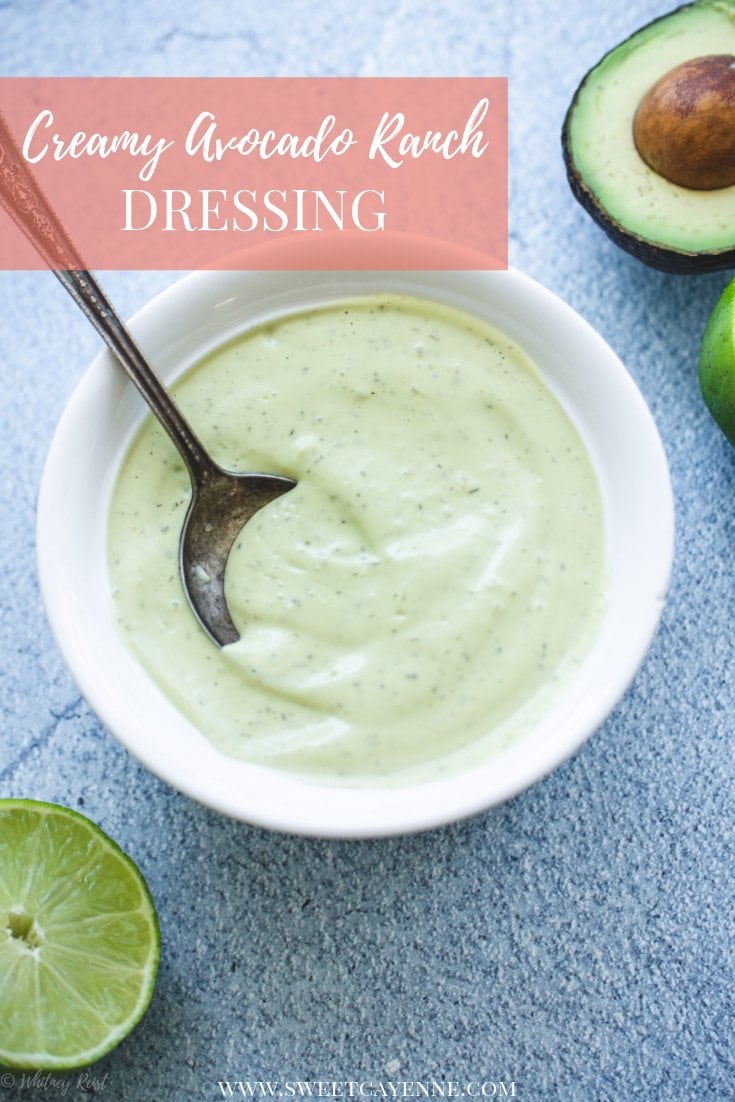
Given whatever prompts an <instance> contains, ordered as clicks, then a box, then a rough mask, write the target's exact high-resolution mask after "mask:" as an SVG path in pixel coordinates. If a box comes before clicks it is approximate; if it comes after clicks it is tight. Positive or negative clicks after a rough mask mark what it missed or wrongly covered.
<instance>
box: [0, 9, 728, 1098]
mask: <svg viewBox="0 0 735 1102" xmlns="http://www.w3.org/2000/svg"><path fill="white" fill-rule="evenodd" d="M663 6H664V5H661V4H660V3H657V2H656V0H629V2H628V3H626V4H624V5H623V4H609V3H607V2H604V0H543V2H542V0H484V2H477V3H470V2H465V0H455V2H452V0H436V2H433V3H429V2H428V0H375V2H371V3H368V4H363V5H357V6H355V5H349V6H345V5H344V4H342V3H340V2H338V0H322V2H321V3H320V4H319V5H313V4H312V3H310V2H300V0H283V2H282V3H280V4H261V3H257V4H256V3H250V2H245V3H237V4H233V3H230V2H226V0H208V3H206V4H203V3H195V2H194V0H176V2H174V0H159V2H157V3H154V2H153V0H143V2H138V3H134V4H133V3H130V2H128V0H121V2H119V3H115V2H113V0H98V2H96V3H93V2H91V0H78V2H72V0H3V2H2V3H0V73H2V75H14V74H17V75H42V74H43V75H71V74H79V75H92V74H100V75H136V74H153V75H167V74H170V75H174V74H175V75H182V74H183V75H187V74H190V75H227V74H242V75H257V74H263V75H309V74H343V75H353V74H356V75H360V74H364V75H399V74H409V75H410V74H413V75H507V76H508V77H509V78H510V102H511V116H510V148H511V207H510V227H511V231H510V255H511V262H512V263H513V264H514V265H515V266H517V267H519V268H521V269H523V270H525V271H526V272H528V273H529V274H530V275H532V276H534V277H536V278H537V279H538V280H540V281H541V282H542V283H544V284H546V285H547V286H548V287H550V288H551V289H553V290H554V291H556V292H557V293H558V294H560V295H561V296H562V297H563V298H564V299H566V300H567V301H568V302H569V303H570V304H571V305H572V306H574V307H575V308H576V309H577V310H579V311H580V312H581V314H582V315H583V316H584V317H585V318H587V319H588V320H589V321H590V322H591V323H592V324H593V325H594V326H595V327H596V328H597V329H598V330H599V331H600V332H601V333H602V334H603V336H604V337H605V338H606V339H607V340H608V341H609V342H610V344H611V345H612V346H613V348H614V349H615V350H616V351H617V352H618V354H619V355H620V356H621V358H622V359H623V361H624V362H625V363H626V365H627V366H628V368H629V370H630V371H631V373H632V375H633V376H634V378H635V379H636V381H637V382H638V384H639V386H640V388H641V389H642V391H643V393H644V395H645V396H646V398H647V399H648V401H649V403H650V405H651V408H652V411H653V414H654V416H655V418H656V421H657V423H658V426H659V429H660V431H661V434H662V437H663V440H664V444H665V448H666V451H667V454H668V457H669V461H670V464H671V472H672V479H673V485H674V492H675V497H676V507H677V547H676V560H675V568H674V576H673V584H672V588H671V593H670V597H669V600H668V603H667V606H666V609H665V612H664V616H663V622H662V626H661V629H660V631H659V633H658V635H657V637H656V639H655V642H654V645H653V648H652V650H651V652H650V654H649V656H648V658H647V660H646V662H645V664H644V665H643V667H642V668H641V670H640V672H639V674H638V676H637V677H636V679H635V682H634V684H633V685H632V687H631V688H630V690H629V691H628V693H627V694H626V696H625V698H624V699H623V701H622V702H621V703H620V705H619V706H618V707H617V708H616V710H615V712H614V714H613V715H612V716H611V718H610V719H609V720H608V722H606V723H605V724H604V726H603V727H602V728H601V729H600V730H599V732H598V733H597V734H596V735H595V736H594V737H593V738H592V739H591V740H590V741H589V742H588V743H587V744H586V745H585V746H584V747H583V748H582V749H581V750H580V751H579V752H578V753H577V754H576V755H575V757H574V758H573V759H572V760H571V761H569V762H568V763H567V764H566V765H564V766H563V767H562V768H560V769H558V770H557V771H556V772H555V773H554V774H553V775H552V776H550V777H549V778H548V779H546V780H545V781H543V782H542V783H540V784H538V785H536V786H535V787H534V788H533V789H531V790H530V791H528V792H526V793H525V794H523V795H522V796H520V797H518V798H516V799H515V800H513V801H512V802H511V803H509V804H507V805H506V806H504V807H502V808H500V809H497V810H494V811H491V812H489V813H487V814H484V815H480V816H478V817H476V818H474V819H472V820H470V821H468V822H465V823H462V824H459V825H456V826H452V827H448V828H445V829H442V830H436V831H433V832H430V833H427V834H424V835H418V836H415V837H408V838H398V839H393V840H387V841H379V842H360V843H350V842H342V843H340V842H325V841H314V840H304V839H299V838H292V837H286V836H278V835H273V834H269V833H267V832H264V831H261V830H259V829H256V828H251V827H249V826H247V825H243V824H239V823H235V822H231V821H229V820H227V819H224V818H222V817H220V816H218V815H217V814H215V813H213V812H210V811H207V810H204V809H203V808H201V807H199V806H198V805H196V804H194V803H192V802H191V801H190V800H188V799H187V798H185V797H184V796H181V795H178V794H177V793H175V792H174V791H172V790H171V789H169V788H168V787H167V786H166V785H164V784H163V783H162V782H160V781H159V780H157V779H156V778H154V777H152V776H151V775H150V774H149V773H147V772H146V771H145V770H144V769H143V768H141V767H140V766H139V765H138V764H137V763H136V762H135V761H133V760H132V759H131V758H130V757H129V755H128V754H127V753H126V752H125V751H124V750H123V749H122V748H121V747H120V746H119V745H118V743H117V742H116V741H115V740H114V739H113V738H112V737H111V736H110V735H109V734H108V733H107V732H106V731H105V730H104V729H103V728H102V727H101V725H100V723H99V722H98V721H97V719H96V718H95V716H94V715H93V714H91V712H90V711H89V709H88V708H87V706H86V705H85V703H84V702H83V701H82V700H81V699H80V698H79V695H78V693H77V690H76V689H75V686H74V684H73V683H72V681H71V679H70V677H69V675H68V673H67V671H66V669H65V666H64V663H63V661H62V659H61V657H60V655H59V654H58V652H57V650H56V647H55V645H54V643H53V641H52V639H51V637H50V633H49V630H48V627H47V624H46V621H45V617H44V613H43V609H42V606H41V600H40V597H39V591H38V584H37V578H36V572H35V565H34V554H35V549H34V521H35V503H36V495H37V490H38V484H39V479H40V474H41V469H42V464H43V461H44V456H45V453H46V450H47V447H48V444H49V441H50V437H51V434H52V431H53V428H54V426H55V423H56V421H57V419H58V417H59V415H60V413H61V410H62V408H63V406H64V403H65V401H66V399H67V397H68V396H69V394H70V392H71V390H72V389H73V387H74V385H75V383H76V382H77V380H78V379H79V377H80V375H81V373H82V371H83V369H84V367H85V366H86V364H87V363H88V362H89V361H90V360H91V359H92V357H93V356H94V354H95V353H96V350H97V347H98V342H97V338H96V337H95V335H94V334H93V332H92V330H91V328H89V327H88V325H87V324H86V323H85V322H84V320H83V319H82V318H81V315H79V314H78V312H77V311H76V310H75V309H74V307H73V306H72V305H71V303H70V302H69V301H68V300H67V299H66V296H65V295H64V293H63V292H62V291H61V289H60V288H59V287H58V286H57V285H56V283H55V281H54V280H53V279H52V277H51V276H49V275H48V274H45V273H16V274H9V273H0V348H1V349H2V361H1V363H2V366H1V368H0V370H1V371H2V407H1V410H2V412H1V414H0V422H1V425H2V432H0V455H1V462H0V472H1V475H2V494H1V495H0V508H1V509H2V518H1V520H0V572H1V577H2V586H1V588H0V645H1V646H2V654H3V661H2V665H1V669H0V710H1V714H2V740H1V742H0V793H1V794H2V795H14V796H34V797H37V798H42V799H48V800H53V801H58V802H61V803H65V804H68V805H70V806H72V807H77V808H79V809H81V810H83V811H84V812H85V813H87V814H88V815H89V816H90V817H92V818H93V819H95V820H96V821H97V822H99V823H100V824H101V825H102V826H103V827H104V828H105V829H106V830H107V831H108V832H109V833H111V834H112V835H113V836H114V837H115V838H116V839H117V840H118V841H119V842H120V844H121V845H122V846H123V847H124V848H125V849H126V850H128V851H129V852H130V853H131V855H132V856H133V857H134V858H135V859H136V861H137V862H138V863H139V864H140V866H141V868H142V869H143V871H144V873H145V875H146V877H147V878H148V881H149V883H150V886H151V889H152V892H153V894H154V897H155V899H156V902H157V905H158V908H159V912H160V919H161V926H162V932H163V958H162V964H161V971H160V978H159V982H158V987H157V990H156V994H155V997H154V1001H153V1004H152V1006H151V1009H150V1011H149V1013H148V1015H147V1017H146V1019H145V1021H144V1023H143V1024H142V1025H141V1026H140V1027H139V1028H138V1029H137V1030H136V1031H135V1032H134V1033H133V1034H132V1035H131V1036H130V1037H129V1038H128V1040H127V1041H126V1042H125V1043H124V1044H123V1045H122V1046H121V1047H120V1048H118V1049H117V1050H116V1051H115V1052H114V1053H112V1054H111V1055H110V1056H109V1057H107V1058H106V1059H105V1060H103V1061H102V1063H100V1064H99V1065H97V1066H96V1068H95V1069H94V1072H93V1075H94V1076H95V1077H96V1078H97V1080H98V1082H97V1095H98V1096H102V1097H104V1098H106V1099H109V1100H110V1102H113V1100H114V1102H184V1100H189V1099H191V1100H192V1102H214V1100H215V1099H220V1098H222V1097H225V1096H226V1095H227V1093H228V1089H231V1090H232V1091H234V1096H235V1097H238V1096H239V1097H243V1096H244V1094H246V1093H247V1092H248V1091H250V1092H251V1093H253V1094H254V1095H255V1096H256V1097H257V1096H259V1095H261V1094H263V1093H264V1092H267V1091H268V1090H269V1089H272V1090H274V1091H275V1092H276V1094H277V1095H278V1093H279V1092H280V1097H288V1096H289V1095H288V1092H287V1087H286V1084H290V1085H291V1089H297V1088H295V1087H294V1086H293V1085H294V1084H296V1083H297V1082H300V1083H308V1084H310V1088H304V1089H312V1090H313V1091H315V1092H316V1091H317V1090H318V1083H319V1082H320V1081H321V1082H323V1083H326V1082H327V1081H329V1082H330V1083H331V1082H337V1083H338V1084H345V1083H349V1082H360V1083H363V1084H364V1083H367V1082H373V1083H375V1084H378V1087H376V1090H381V1089H382V1091H383V1092H384V1094H385V1095H387V1096H388V1097H393V1095H394V1093H398V1092H400V1091H404V1093H405V1092H409V1094H410V1093H411V1092H413V1093H414V1095H415V1094H416V1092H417V1091H418V1090H420V1088H419V1087H417V1086H416V1084H418V1083H424V1084H428V1083H430V1081H432V1080H436V1081H438V1082H442V1081H443V1082H445V1084H446V1083H448V1082H450V1081H451V1082H456V1083H457V1084H459V1085H463V1084H466V1083H484V1084H485V1085H486V1087H485V1090H486V1095H487V1096H488V1097H492V1096H493V1095H491V1094H490V1090H491V1085H492V1084H494V1088H493V1089H494V1090H495V1095H494V1097H510V1096H514V1097H516V1098H518V1099H522V1100H523V1102H557V1100H558V1102H572V1100H574V1102H607V1100H620V1099H625V1100H627V1099H632V1098H639V1097H640V1098H646V1099H650V1100H657V1102H685V1100H688V1099H699V1098H701V1099H708V1100H712V1102H726V1100H728V1099H733V1098H735V1056H734V1052H733V989H734V986H735V985H734V983H733V981H734V979H735V977H734V976H733V941H732V931H733V726H734V724H733V720H734V718H735V676H733V674H734V672H735V662H734V659H735V643H734V642H733V639H734V638H735V633H734V632H733V622H734V620H735V450H734V449H732V448H731V447H730V446H729V445H728V444H727V443H726V442H725V441H724V439H723V438H722V437H721V436H720V434H719V432H718V430H717V429H716V427H715V426H714V425H713V424H712V422H711V421H710V419H709V416H708V415H707V413H706V411H705V410H704V408H703V405H702V402H701V400H700V397H699V392H698V387H697V380H696V359H697V354H698V345H699V340H700V336H701V333H702V329H703V327H704V324H705V320H706V317H707V314H708V312H709V310H710V308H711V306H712V305H713V304H714V301H715V299H716V298H717V296H718V294H719V292H720V290H721V288H722V287H723V286H724V284H725V282H726V280H727V276H726V274H725V273H721V274H718V275H710V276H706V277H673V276H666V275H663V274H660V273H656V272H653V271H650V270H647V269H646V268H644V267H642V266H641V265H639V264H638V263H637V262H636V261H635V260H633V259H631V258H630V257H627V256H626V255H624V254H622V253H621V252H619V251H617V250H616V249H615V247H614V246H613V245H612V244H611V243H610V242H608V240H607V239H606V238H605V237H604V236H603V235H602V234H601V233H600V232H599V231H598V230H597V229H596V228H595V227H594V226H593V224H592V223H591V222H590V220H589V219H588V218H587V216H586V215H585V214H584V213H583V212H582V211H581V209H580V208H579V207H578V206H577V204H576V203H575V202H574V201H573V199H572V197H571V194H570V192H569V190H568V188H567V184H566V181H565V178H564V172H563V167H562V162H561V156H560V149H559V131H560V127H561V122H562V119H563V115H564V112H565V109H566V106H567V104H568V101H569V99H570V97H571V95H572V93H573V91H574V88H575V87H576V84H577V82H578V80H579V79H580V78H581V77H582V75H583V73H584V72H585V71H586V69H587V68H588V67H589V66H590V65H591V64H593V63H594V62H595V61H596V60H597V58H598V57H599V56H600V54H601V53H602V52H604V51H605V50H607V49H608V48H609V47H611V46H612V45H614V44H615V43H616V42H617V41H618V40H619V39H620V38H622V37H623V36H625V35H627V34H629V33H630V32H632V31H633V30H634V29H635V28H636V27H637V26H638V25H639V24H641V23H642V22H645V21H647V20H649V19H651V18H653V17H654V16H656V15H657V14H659V13H660V12H661V10H662V7H663ZM171 280H172V276H171V275H170V274H165V273H108V274H107V275H106V276H105V280H104V282H105V284H106V286H107V287H108V289H109V291H110V294H111V296H112V298H113V300H115V301H116V302H117V303H118V304H119V306H120V309H121V312H122V313H123V314H130V313H132V312H134V311H135V310H136V309H137V308H138V307H139V306H140V305H142V304H143V303H144V302H145V301H146V300H147V299H148V298H149V297H150V296H151V294H153V293H154V292H155V291H156V290H158V289H160V288H161V287H163V286H165V285H167V284H168V283H170V282H171ZM3 997H4V996H3V983H2V977H0V1023H1V1022H2V1014H3ZM228 1082H229V1084H230V1088H228V1087H227V1083H228ZM238 1082H241V1083H242V1084H243V1087H242V1091H241V1088H240V1087H238V1086H237V1083H238ZM267 1083H270V1084H271V1088H268V1087H267V1086H266V1084H267ZM402 1084H406V1086H402ZM511 1084H512V1086H511ZM391 1085H392V1086H391ZM92 1086H93V1084H92V1083H90V1081H89V1080H87V1081H83V1082H80V1081H79V1080H78V1079H77V1078H76V1077H72V1078H71V1079H68V1080H65V1081H64V1082H61V1081H60V1080H57V1081H51V1082H49V1081H46V1082H45V1083H44V1082H43V1081H39V1080H36V1082H35V1083H34V1082H32V1081H29V1078H28V1077H26V1079H23V1077H22V1076H20V1075H17V1076H16V1077H15V1082H14V1083H13V1078H12V1077H8V1076H5V1077H3V1076H0V1093H3V1097H7V1098H8V1100H9V1102H19V1100H21V1099H30V1098H36V1099H38V1098H40V1097H44V1098H48V1099H51V1098H56V1097H61V1096H66V1097H71V1098H82V1097H85V1090H86V1091H87V1093H89V1092H90V1091H91V1089H92ZM298 1089H301V1088H298ZM324 1089H326V1088H325V1087H322V1090H324ZM353 1089H354V1088H353ZM511 1091H513V1092H514V1095H511ZM377 1096H378V1097H381V1095H377Z"/></svg>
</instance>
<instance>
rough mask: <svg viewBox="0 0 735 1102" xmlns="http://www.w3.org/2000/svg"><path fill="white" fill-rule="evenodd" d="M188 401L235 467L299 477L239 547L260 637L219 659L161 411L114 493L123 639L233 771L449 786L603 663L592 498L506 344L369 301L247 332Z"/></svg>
mask: <svg viewBox="0 0 735 1102" xmlns="http://www.w3.org/2000/svg"><path fill="white" fill-rule="evenodd" d="M176 396H177V399H178V401H179V402H180V404H181V406H182V408H183V410H184V411H185V413H186V414H187V416H188V417H190V419H191V421H192V423H193V424H194V425H195V426H196V428H197V430H198V432H199V434H200V435H201V437H202V439H203V440H204V442H205V443H206V445H207V446H208V447H209V448H210V449H211V451H212V453H213V454H214V456H215V457H216V458H217V459H218V461H219V462H220V463H222V464H223V465H224V466H227V467H232V468H233V469H240V470H263V471H269V470H272V471H276V472H278V473H280V474H285V475H289V476H291V477H293V478H294V479H296V480H297V481H298V486H297V487H296V488H295V489H294V490H292V491H291V492H290V493H288V494H286V495H284V496H283V497H280V498H279V499H277V500H276V501H274V502H272V503H271V504H270V505H268V506H267V507H266V508H265V509H263V510H261V511H260V512H259V513H258V514H256V516H255V517H254V518H253V519H252V520H251V521H250V522H249V523H248V524H247V525H246V527H245V528H244V529H243V532H242V534H241V537H240V538H239V540H238V541H237V543H236V545H235V547H234V549H233V552H232V554H231V556H230V561H229V563H228V572H227V600H228V604H229V607H230V610H231V613H232V615H233V618H234V621H235V623H236V625H237V627H238V629H239V630H240V631H241V638H240V640H239V642H237V643H235V644H233V645H231V646H229V647H226V648H224V649H223V650H220V649H218V648H217V647H215V646H214V645H213V644H211V643H210V642H209V641H208V639H207V638H206V637H205V635H204V634H203V632H202V631H201V630H200V629H199V627H198V626H197V624H196V622H195V620H194V618H193V616H192V614H191V612H190V610H189V608H188V605H187V602H186V599H185V597H184V594H183V591H182V588H181V584H180V581H179V577H178V540H179V533H180V529H181V524H182V521H183V518H184V514H185V511H186V506H187V502H188V498H189V482H188V476H187V474H186V471H185V470H184V468H183V466H182V464H181V461H180V460H179V457H178V455H177V454H176V453H175V452H174V450H173V447H172V445H171V444H170V443H169V441H168V439H167V437H166V436H165V434H164V433H163V431H162V430H161V429H160V428H159V427H158V425H157V423H156V422H155V421H154V420H153V419H152V418H149V419H148V420H147V421H146V422H145V424H144V426H143V428H142V431H141V432H140V433H139V435H138V437H137V438H136V440H135V442H134V444H133V446H132V448H131V450H130V452H129V455H128V456H127V458H126V461H125V463H124V466H123V468H122V470H121V472H120V476H119V479H118V482H117V485H116V487H115V491H114V496H113V501H112V509H111V515H110V525H109V561H110V574H111V579H112V586H113V593H114V604H115V610H116V616H117V620H118V624H119V629H120V631H121V633H122V635H123V637H124V639H125V640H126V642H127V644H128V646H129V647H130V649H131V650H132V651H133V652H134V654H135V655H136V656H137V657H138V659H139V660H140V662H141V663H142V664H143V666H144V667H145V668H146V669H147V670H148V672H149V673H150V675H151V676H152V677H153V678H154V679H155V681H156V682H157V683H158V684H159V686H160V687H161V689H162V690H163V691H164V692H165V693H166V694H167V695H168V696H169V697H170V698H171V699H172V700H173V701H174V702H175V703H176V705H177V707H178V708H180V709H181V711H182V712H184V713H185V714H186V715H187V716H188V717H189V718H190V719H191V721H192V722H193V723H194V724H195V725H196V726H197V727H198V728H199V729H200V730H201V731H202V732H203V733H204V734H205V735H206V736H207V737H208V738H209V739H211V740H212V742H213V743H214V744H215V745H216V746H217V747H219V748H220V749H221V750H222V751H223V752H225V753H226V754H229V755H233V756H235V757H238V758H245V759H249V760H252V761H256V762H260V763H265V764H269V765H272V766H274V767H278V768H282V769H285V770H289V771H292V772H296V773H301V774H310V775H312V776H317V777H318V778H320V779H324V780H328V781H332V782H337V783H340V782H341V783H352V784H370V783H373V782H376V781H384V780H385V778H386V777H388V778H390V779H391V780H392V781H396V782H404V781H405V782H413V781H416V780H419V779H425V778H426V777H431V776H436V777H438V776H441V775H443V774H444V773H447V772H451V771H454V770H456V769H459V768H462V767H464V766H466V765H469V764H470V763H471V762H474V761H476V760H478V758H480V759H482V758H485V757H489V756H491V755H492V754H493V753H496V752H497V751H498V750H500V749H502V748H503V747H504V746H506V745H507V744H508V743H509V742H511V741H512V740H513V739H516V738H518V737H519V736H520V735H521V734H522V733H523V732H524V731H525V730H527V728H528V725H529V724H530V723H532V722H533V721H534V719H535V718H537V717H538V715H539V713H540V712H541V711H542V710H543V709H544V707H546V706H547V705H548V703H549V701H550V700H551V699H552V697H553V696H554V695H555V694H556V693H557V691H558V690H559V688H560V687H561V686H563V685H564V684H565V682H566V680H567V679H568V678H569V677H570V675H571V674H572V672H573V671H574V669H575V667H576V666H577V665H578V664H579V662H580V660H581V659H582V658H583V657H584V656H585V654H586V653H587V651H588V649H589V647H590V645H591V641H592V639H593V636H594V632H595V629H596V627H597V625H598V623H599V618H600V614H601V610H602V608H603V605H604V594H605V586H606V575H605V540H604V525H603V515H602V507H601V501H600V494H599V489H598V486H597V482H596V478H595V475H594V472H593V469H592V465H591V462H590V459H589V457H588V455H587V453H586V450H585V448H584V446H583V444H582V441H581V440H580V438H579V436H578V434H577V432H576V430H575V428H574V427H573V425H572V424H571V422H570V420H569V418H568V417H567V415H566V414H565V413H564V411H563V410H562V409H561V407H560V405H559V403H558V401H557V400H556V398H555V397H554V396H553V395H552V394H551V392H550V391H549V389H548V388H547V386H546V384H545V383H544V382H543V380H542V379H541V376H540V375H539V373H538V371H537V370H536V368H535V366H534V365H533V364H532V363H531V362H530V361H529V360H528V358H527V357H526V355H525V354H524V353H523V352H522V351H521V349H520V348H519V347H518V346H517V345H516V344H515V343H514V342H513V341H511V340H510V339H509V338H508V337H506V336H505V335H503V334H502V333H500V332H498V331H497V330H495V329H493V328H490V327H489V326H487V325H485V324H484V323H483V322H481V321H479V320H478V319H475V318H474V317H471V316H470V315H467V314H465V313H463V312H460V311H457V310H454V309H452V308H449V307H445V306H442V305H438V304H436V303H432V302H429V301H424V300H421V299H414V298H411V297H406V296H401V295H380V296H366V297H364V298H359V299H355V300H350V301H349V302H345V303H340V304H338V305H331V306H327V307H324V308H320V309H314V310H312V311H309V312H304V313H300V314H294V315H290V316H288V317H284V318H282V319H279V320H276V321H273V322H271V323H269V324H265V325H262V326H261V327H259V328H257V329H255V330H253V331H251V332H249V333H246V334H245V335H243V336H241V337H239V338H237V339H236V340H234V341H232V342H231V343H230V344H227V345H226V346H224V347H222V348H220V349H218V350H216V351H215V352H214V353H212V354H211V355H210V356H208V357H207V358H206V359H205V360H204V361H202V362H201V363H199V364H198V365H197V366H196V367H195V368H193V369H192V370H191V371H190V372H188V373H187V374H186V376H185V377H184V378H183V379H182V380H181V381H180V383H179V384H178V385H177V387H176Z"/></svg>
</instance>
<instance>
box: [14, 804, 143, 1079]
mask: <svg viewBox="0 0 735 1102" xmlns="http://www.w3.org/2000/svg"><path fill="white" fill-rule="evenodd" d="M160 945H161V937H160V930H159V926H158V918H157V916H156V910H155V907H154V904H153V900H152V898H151V894H150V892H149V890H148V886H147V885H146V882H145V880H144V879H143V877H142V875H141V873H140V870H139V869H138V868H137V866H136V865H135V864H134V862H133V861H131V859H130V858H129V857H128V856H127V855H126V854H125V853H123V851H122V850H121V849H120V847H119V846H118V845H117V843H116V842H113V841H112V839H111V838H108V837H107V835H106V834H105V833H104V832H103V831H101V830H100V828H99V827H98V826H95V824H94V823H92V822H90V821H89V819H86V818H85V817H84V816H83V815H79V814H78V813H77V812H76V811H70V810H69V809H68V808H65V807H58V806H57V805H55V804H46V803H40V802H38V801H36V800H0V977H2V979H1V981H0V1064H1V1065H4V1066H5V1067H10V1068H17V1069H19V1070H34V1069H36V1068H38V1069H42V1070H58V1071H72V1070H74V1069H76V1068H81V1067H85V1066H86V1065H87V1064H91V1063H93V1061H95V1060H98V1059H99V1058H100V1057H101V1056H104V1054H105V1053H106V1052H109V1050H110V1049H111V1048H114V1047H115V1045H117V1044H118V1043H119V1042H120V1041H121V1040H122V1039H123V1037H125V1036H126V1035H127V1034H128V1033H129V1032H130V1030H131V1029H132V1028H133V1026H134V1025H135V1024H136V1022H138V1021H139V1020H140V1018H141V1017H142V1016H143V1014H144V1013H145V1011H146V1009H147V1007H148V1004H149V1003H150V1001H151V997H152V995H153V989H154V987H155V983H156V974H157V971H158V961H159V956H160Z"/></svg>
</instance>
